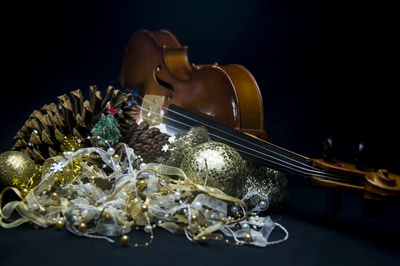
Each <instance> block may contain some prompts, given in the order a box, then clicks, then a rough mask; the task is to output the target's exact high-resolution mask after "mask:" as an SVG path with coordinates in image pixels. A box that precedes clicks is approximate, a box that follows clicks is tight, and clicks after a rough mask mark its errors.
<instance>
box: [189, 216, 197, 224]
mask: <svg viewBox="0 0 400 266" xmlns="http://www.w3.org/2000/svg"><path fill="white" fill-rule="evenodd" d="M190 218H191V220H192V222H196V221H197V216H196V215H194V214H193V215H192V216H190Z"/></svg>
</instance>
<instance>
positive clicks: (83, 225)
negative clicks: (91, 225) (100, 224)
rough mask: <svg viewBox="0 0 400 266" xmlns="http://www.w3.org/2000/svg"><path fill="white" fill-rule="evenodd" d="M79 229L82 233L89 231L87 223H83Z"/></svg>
mask: <svg viewBox="0 0 400 266" xmlns="http://www.w3.org/2000/svg"><path fill="white" fill-rule="evenodd" d="M78 229H79V231H81V232H84V231H86V229H87V225H86V223H83V222H82V223H80V224H79V226H78Z"/></svg>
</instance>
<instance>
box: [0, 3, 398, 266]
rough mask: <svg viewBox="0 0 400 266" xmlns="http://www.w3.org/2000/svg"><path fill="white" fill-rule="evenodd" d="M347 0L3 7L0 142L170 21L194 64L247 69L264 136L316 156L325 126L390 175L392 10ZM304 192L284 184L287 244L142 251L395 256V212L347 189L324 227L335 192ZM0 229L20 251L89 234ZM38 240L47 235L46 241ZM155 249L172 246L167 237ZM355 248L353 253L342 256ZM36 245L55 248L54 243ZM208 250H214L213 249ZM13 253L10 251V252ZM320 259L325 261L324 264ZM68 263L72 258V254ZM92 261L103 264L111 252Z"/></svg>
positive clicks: (393, 163) (264, 258)
mask: <svg viewBox="0 0 400 266" xmlns="http://www.w3.org/2000/svg"><path fill="white" fill-rule="evenodd" d="M349 2H350V1H342V2H341V1H334V2H333V1H330V2H326V1H311V0H307V1H295V0H284V1H232V0H231V1H208V0H203V1H65V2H63V1H53V2H52V3H50V4H44V3H39V2H38V1H31V2H29V3H24V2H15V3H14V4H7V5H4V6H3V7H2V29H3V31H2V34H1V36H2V44H3V48H2V53H3V54H2V59H3V60H2V65H3V70H2V75H3V77H2V81H3V84H2V89H1V95H2V97H1V99H2V104H1V105H0V111H1V114H2V115H1V125H2V127H1V128H2V130H1V138H0V139H1V151H6V150H9V149H10V148H11V147H12V144H13V142H12V137H13V136H14V134H15V133H16V131H17V130H18V129H19V128H20V127H21V126H22V125H23V123H24V121H25V120H26V119H27V117H28V116H29V114H30V113H31V112H32V111H33V110H34V109H37V108H40V107H41V106H43V105H44V104H47V103H50V102H52V101H56V98H57V96H58V95H61V94H64V93H68V92H69V91H71V90H75V89H77V88H80V89H82V90H83V91H85V90H87V89H88V88H89V86H90V85H94V84H96V85H98V86H99V87H100V88H103V89H105V88H106V86H107V85H108V84H109V83H110V82H111V81H112V80H113V79H115V78H116V77H118V75H119V73H120V70H121V63H122V57H123V54H124V49H125V46H126V44H127V42H128V40H129V38H130V36H131V35H132V34H133V33H134V32H135V31H137V30H139V29H143V28H144V29H149V30H158V29H167V30H170V31H171V32H172V33H174V34H175V36H176V37H177V38H178V40H179V41H180V42H181V43H182V44H183V45H188V46H189V52H188V54H189V61H190V62H193V63H197V64H212V63H214V62H218V63H219V64H222V65H223V64H229V63H237V64H241V65H244V66H245V67H247V68H248V69H249V70H250V72H251V73H252V74H253V75H254V77H255V79H256V80H257V82H258V85H259V87H260V90H261V92H262V95H263V99H264V109H265V117H266V127H267V131H268V133H269V134H270V136H271V142H273V143H275V144H278V145H280V146H283V147H286V148H289V149H291V150H294V151H296V152H298V153H302V154H304V155H307V156H310V157H320V156H321V152H322V151H321V148H320V144H321V142H322V140H323V139H324V138H326V137H328V136H330V137H333V139H334V148H335V155H336V157H337V158H339V159H343V160H346V161H350V162H352V161H353V160H354V158H355V156H356V153H357V147H358V143H359V142H360V141H363V142H364V143H365V145H366V147H367V154H366V155H367V160H366V161H367V163H368V164H369V165H371V166H373V167H384V168H389V169H390V170H392V171H394V172H396V173H399V172H400V164H399V159H398V158H399V157H398V155H397V151H398V150H399V147H400V141H399V140H398V135H399V134H398V129H397V124H398V121H399V119H398V114H399V112H398V102H399V101H398V96H397V95H396V89H397V88H398V85H396V84H398V82H397V81H395V71H394V68H391V63H394V59H393V54H392V50H391V49H390V46H391V43H392V40H393V37H392V36H394V34H393V32H391V31H390V27H391V26H392V23H393V21H394V19H392V18H393V16H391V12H390V10H391V8H390V7H389V6H383V5H379V6H377V5H376V4H366V3H365V2H360V3H357V2H351V3H349ZM314 189H315V188H312V189H310V188H309V187H306V186H305V187H303V186H302V185H298V186H296V187H294V188H292V201H293V202H292V210H291V211H289V212H288V213H284V214H281V215H282V216H281V217H282V218H281V222H282V224H284V225H285V222H286V225H289V228H288V229H289V231H291V234H292V235H291V240H289V241H292V242H289V241H288V242H286V243H288V244H286V243H284V244H282V245H280V246H279V247H274V248H271V249H266V251H260V249H256V250H257V251H253V250H254V249H252V248H238V250H240V251H237V250H236V251H233V253H232V251H227V249H230V248H222V247H219V246H218V248H217V247H216V249H215V250H217V251H214V250H213V249H212V248H210V247H198V246H193V245H191V244H189V243H188V242H187V243H186V242H185V241H182V240H181V238H179V237H175V236H169V235H168V234H165V233H161V236H160V238H161V239H162V240H160V242H159V244H156V246H155V247H153V249H149V250H148V251H146V252H145V253H143V254H141V255H140V256H141V258H143V257H145V255H146V254H148V255H149V256H152V255H151V254H152V252H156V253H157V252H159V253H160V254H161V255H160V257H159V258H157V259H155V258H152V259H153V260H151V259H150V262H153V263H156V262H157V263H158V262H159V261H162V260H163V259H165V261H167V260H171V261H170V262H171V264H173V263H174V261H173V260H174V259H175V260H176V258H177V257H176V256H178V255H179V254H178V253H179V252H180V251H179V250H180V249H182V248H183V249H188V250H190V252H188V253H187V254H185V256H183V255H182V254H181V255H182V256H183V257H184V258H186V259H191V258H192V257H194V256H197V255H198V256H205V257H207V256H211V257H210V258H212V260H211V259H210V261H208V262H209V263H211V262H217V261H223V260H222V259H225V261H230V262H231V264H232V262H234V261H242V262H244V261H246V259H245V258H247V259H248V260H250V261H252V262H256V261H257V262H259V263H260V264H261V262H265V263H268V261H269V260H272V261H274V262H276V263H277V262H279V261H280V260H279V259H280V258H281V259H283V260H282V261H281V262H282V263H283V264H284V265H285V264H288V265H321V264H324V262H325V263H328V262H329V261H330V262H331V263H332V264H339V263H340V264H344V265H345V264H347V263H346V261H347V262H348V263H349V264H350V262H352V263H355V264H356V265H359V263H360V264H361V263H363V265H366V264H368V263H370V264H368V265H376V263H378V262H379V261H383V262H386V263H389V262H390V261H392V260H393V259H395V258H396V257H397V259H398V258H399V256H397V255H395V254H396V252H398V249H397V248H396V247H398V246H399V245H398V244H397V245H396V244H388V241H389V240H388V239H386V237H389V235H391V236H392V237H391V238H393V237H394V236H398V234H399V229H398V224H397V225H395V222H396V221H397V222H398V220H399V215H398V211H397V213H394V214H393V212H391V213H389V214H386V215H385V216H383V217H381V218H379V219H369V218H360V217H362V215H361V213H360V210H359V209H360V208H359V207H360V206H361V205H360V204H361V203H360V201H359V200H358V199H356V198H357V197H358V196H360V195H352V194H350V195H345V196H346V197H350V200H349V201H353V203H347V205H346V204H345V206H344V207H345V210H344V214H342V216H340V215H339V216H337V217H336V216H335V217H330V218H329V219H328V220H329V222H328V224H330V225H327V223H326V215H324V211H326V209H325V205H324V204H325V196H329V195H330V193H331V192H330V191H325V190H324V189H319V190H314ZM353 196H355V197H353ZM354 202H355V203H354ZM346 208H347V209H346ZM332 223H333V224H334V226H333V228H332V225H331V224H332ZM360 224H361V225H360ZM383 227H385V228H384V229H383ZM21 230H22V231H21ZM382 230H383V231H382ZM0 232H1V234H4V236H5V238H4V239H13V236H15V239H13V241H14V242H12V243H14V246H13V245H10V246H9V250H12V249H13V248H17V243H19V242H18V241H20V239H23V238H24V236H28V237H30V238H32V240H31V242H29V241H28V242H27V243H31V244H30V245H29V244H27V245H28V246H29V247H30V248H32V247H34V246H35V244H34V243H35V241H38V239H40V238H41V237H40V236H41V235H43V236H46V237H47V238H48V239H46V237H45V238H43V239H44V240H43V239H42V240H41V241H42V242H43V241H44V242H46V241H57V242H58V245H61V246H62V247H64V248H65V247H72V246H73V245H76V246H78V247H79V248H80V249H84V248H87V247H88V246H91V243H93V241H94V242H96V241H95V240H90V241H89V242H88V240H81V239H79V238H73V237H72V236H70V235H68V237H67V238H68V240H65V241H66V242H63V241H64V239H63V237H64V235H63V237H60V236H59V235H58V236H53V235H54V234H53V232H51V233H49V231H43V230H40V231H34V232H32V230H31V229H29V227H26V228H25V227H23V229H16V230H10V231H5V230H4V229H1V231H0ZM22 232H23V233H22ZM39 232H40V234H39ZM7 237H9V238H7ZM156 237H157V236H156ZM55 238H57V239H55ZM76 239H78V240H76ZM178 239H179V240H178ZM3 241H4V240H2V238H0V242H3ZM170 242H172V243H176V245H175V246H174V245H173V246H172V247H176V249H177V250H176V251H175V252H176V253H177V254H178V255H177V254H174V255H171V254H170V253H168V254H170V255H168V254H167V252H166V251H165V250H164V251H162V252H161V251H160V250H163V249H164V247H163V246H162V244H165V243H170ZM181 242H185V243H182V244H181ZM61 243H62V244H61ZM81 243H83V244H81ZM47 244H50V243H43V246H45V245H47ZM102 244H104V246H107V248H109V245H108V244H107V243H103V242H100V243H98V242H96V244H95V248H93V247H91V249H90V252H89V254H92V253H96V252H100V251H99V250H97V249H96V248H99V249H102V248H104V252H107V251H105V250H109V251H110V254H112V255H118V254H119V253H120V252H122V253H123V254H124V255H123V256H121V257H120V261H119V262H121V263H122V262H127V261H131V262H132V263H133V262H134V260H135V259H134V258H135V256H136V255H137V251H136V250H133V251H130V252H131V255H128V254H129V253H128V252H127V251H126V250H124V249H123V251H119V247H118V248H114V247H112V248H110V249H107V248H105V247H104V246H103V247H101V246H102ZM1 245H2V248H3V250H1V249H0V259H1V256H4V255H6V252H5V250H4V248H5V246H6V245H5V243H4V242H3V243H1ZM68 245H70V246H68ZM165 245H167V244H165ZM167 246H168V245H167ZM187 246H188V247H187ZM46 248H47V247H46ZM165 248H167V249H168V250H169V249H171V246H169V247H165ZM231 248H232V247H231ZM43 249H45V247H43ZM232 249H234V248H232ZM39 250H41V249H38V250H36V252H35V249H33V251H32V249H31V251H30V252H29V255H32V256H34V255H35V254H36V255H39V253H40V251H39ZM205 250H207V251H205ZM234 250H235V249H234ZM267 250H268V251H267ZM332 250H333V251H335V252H336V253H335V252H332ZM351 250H353V255H354V256H353V257H354V258H353V261H351V260H350V261H349V256H351V254H352V251H351ZM354 250H355V251H354ZM46 252H49V254H50V255H49V256H50V257H51V256H52V254H51V253H52V252H53V251H52V249H50V250H48V251H46ZM218 252H222V253H220V254H223V256H222V255H221V257H218V254H216V253H218ZM263 252H264V253H265V254H264V255H263V254H262V253H263ZM374 252H375V253H374ZM83 253H84V252H83ZM17 254H19V253H17V252H16V253H8V256H5V257H6V259H8V260H6V261H10V260H11V259H12V258H14V257H13V256H11V255H17ZM54 254H61V251H57V252H55V253H54ZM71 254H72V253H71ZM188 254H192V255H188ZM210 254H211V255H210ZM285 254H291V255H290V256H289V257H285ZM327 254H329V255H327ZM98 256H104V254H99V255H98ZM129 256H131V257H129ZM246 256H252V258H251V259H250V258H249V257H246ZM327 256H328V258H329V260H328V262H326V261H325V260H324V259H325V258H327ZM329 256H331V257H329ZM239 257H240V259H238V258H239ZM254 257H256V259H255V258H254ZM297 257H298V258H297ZM324 257H325V258H324ZM24 258H25V260H27V258H28V257H27V256H25V257H24ZM51 258H52V259H53V260H54V259H55V258H54V257H51ZM100 258H101V257H100ZM296 258H297V259H296ZM300 258H301V259H300ZM115 259H117V262H118V258H115ZM71 260H72V259H71ZM76 260H77V262H79V258H76ZM82 260H83V261H88V260H89V257H87V256H86V257H85V256H83V259H82ZM96 261H97V262H99V261H101V259H99V258H98V259H97V260H96ZM109 261H111V259H110V260H109ZM14 262H15V261H14ZM102 262H103V263H104V264H106V262H107V260H102ZM175 262H176V264H180V263H183V262H184V260H183V259H180V260H176V261H175ZM49 263H50V261H49ZM193 263H195V264H196V263H199V262H198V261H195V262H193ZM2 264H3V263H2ZM139 265H140V263H139ZM353 265H354V264H353Z"/></svg>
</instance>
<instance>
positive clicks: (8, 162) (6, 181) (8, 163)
mask: <svg viewBox="0 0 400 266" xmlns="http://www.w3.org/2000/svg"><path fill="white" fill-rule="evenodd" d="M37 171H38V169H37V167H36V165H35V163H34V161H33V160H32V159H31V158H30V157H29V156H28V155H27V154H25V153H24V152H20V151H7V152H4V153H2V154H0V186H14V184H13V178H18V183H19V184H26V183H27V182H28V181H29V179H30V178H31V177H32V176H33V175H35V174H36V173H37ZM17 187H18V188H19V189H22V187H20V186H18V185H17Z"/></svg>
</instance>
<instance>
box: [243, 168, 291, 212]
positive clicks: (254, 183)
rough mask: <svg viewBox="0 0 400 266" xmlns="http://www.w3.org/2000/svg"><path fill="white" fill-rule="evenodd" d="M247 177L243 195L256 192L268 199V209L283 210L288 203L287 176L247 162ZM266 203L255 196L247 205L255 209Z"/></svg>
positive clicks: (247, 201)
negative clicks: (251, 191)
mask: <svg viewBox="0 0 400 266" xmlns="http://www.w3.org/2000/svg"><path fill="white" fill-rule="evenodd" d="M246 168H247V175H246V181H245V184H244V186H243V187H242V189H243V193H247V192H248V191H250V190H256V191H257V192H258V193H259V194H260V195H263V196H267V197H268V203H269V204H268V205H269V208H268V209H273V210H281V209H283V208H284V207H285V204H286V203H287V201H288V197H289V194H288V191H287V189H286V184H287V179H286V176H285V175H284V174H283V173H282V172H279V171H277V170H274V169H271V168H268V167H265V166H262V165H260V164H257V163H251V162H246ZM261 201H264V199H263V198H261V197H260V196H258V195H255V196H253V197H251V198H249V199H247V200H245V203H246V204H247V206H248V207H249V208H253V207H255V206H257V205H259V204H260V202H261Z"/></svg>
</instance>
